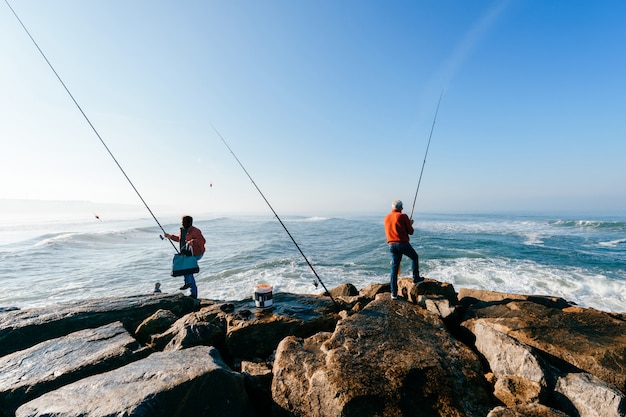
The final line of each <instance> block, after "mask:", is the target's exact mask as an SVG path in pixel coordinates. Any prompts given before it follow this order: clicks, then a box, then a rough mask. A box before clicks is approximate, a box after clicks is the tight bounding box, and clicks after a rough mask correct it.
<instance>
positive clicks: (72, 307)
mask: <svg viewBox="0 0 626 417" xmlns="http://www.w3.org/2000/svg"><path fill="white" fill-rule="evenodd" d="M195 305H196V304H195V300H194V299H192V298H190V297H185V296H184V295H182V294H175V295H165V294H163V295H152V294H149V295H139V296H130V297H116V298H101V299H96V300H85V301H78V302H73V303H67V304H61V305H58V306H54V307H44V308H31V309H25V310H16V311H9V312H6V313H2V314H0V356H4V355H6V354H8V353H12V352H16V351H18V350H22V349H26V348H28V347H31V346H34V345H36V344H37V343H40V342H43V341H44V340H49V339H54V338H57V337H61V336H65V335H68V334H70V333H72V332H75V331H78V330H83V329H91V328H95V327H100V326H103V325H105V324H109V323H113V322H116V321H120V322H122V323H123V324H124V326H125V327H126V328H127V329H129V330H130V331H134V330H135V329H136V328H137V325H139V323H141V322H142V321H143V320H144V319H145V318H147V317H149V316H150V315H151V314H153V313H154V312H156V311H157V310H159V309H164V310H170V311H172V312H173V313H174V314H176V315H178V316H182V315H184V314H186V313H189V312H191V311H193V310H194V309H195Z"/></svg>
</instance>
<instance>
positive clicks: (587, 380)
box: [556, 373, 626, 417]
mask: <svg viewBox="0 0 626 417" xmlns="http://www.w3.org/2000/svg"><path fill="white" fill-rule="evenodd" d="M556 392H557V393H558V394H560V395H559V396H558V402H559V403H560V404H561V406H562V407H563V409H564V410H566V411H568V412H569V413H570V414H571V415H575V416H579V417H623V416H626V396H624V394H623V393H621V392H620V391H618V390H617V389H615V388H614V387H611V386H609V385H608V384H607V383H606V382H604V381H602V380H601V379H600V378H597V377H595V376H593V375H590V374H587V373H576V374H568V375H565V376H564V377H561V378H559V380H558V381H557V384H556Z"/></svg>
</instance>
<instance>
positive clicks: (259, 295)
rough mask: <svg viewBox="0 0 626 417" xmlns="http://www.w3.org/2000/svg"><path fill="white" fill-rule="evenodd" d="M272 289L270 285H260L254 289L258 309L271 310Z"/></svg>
mask: <svg viewBox="0 0 626 417" xmlns="http://www.w3.org/2000/svg"><path fill="white" fill-rule="evenodd" d="M273 289H274V287H272V286H271V285H269V284H259V285H256V286H255V287H254V302H255V303H256V306H257V308H269V307H271V306H272V304H273V302H272V290H273Z"/></svg>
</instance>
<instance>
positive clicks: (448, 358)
mask: <svg viewBox="0 0 626 417" xmlns="http://www.w3.org/2000/svg"><path fill="white" fill-rule="evenodd" d="M482 375H483V371H482V368H481V366H480V362H479V359H478V357H477V356H476V355H475V354H474V353H473V352H472V351H471V350H470V349H469V348H468V347H467V346H464V345H462V344H461V343H460V342H458V341H456V340H454V339H453V338H452V337H451V336H450V334H449V333H448V332H447V331H446V329H445V327H444V325H443V322H442V321H441V319H440V318H439V317H438V316H435V315H433V314H431V313H429V312H428V311H426V310H424V309H422V308H421V307H418V306H415V305H412V304H409V303H404V302H400V303H398V302H395V301H392V300H390V299H389V297H385V296H382V297H379V298H377V300H376V301H373V302H372V303H370V304H369V305H368V306H367V307H366V308H365V309H363V311H361V312H360V313H359V314H356V315H353V316H351V317H348V318H346V319H344V320H342V321H341V322H340V323H338V325H337V328H336V329H335V331H334V333H332V334H330V333H318V334H317V335H315V336H313V337H310V338H308V339H305V340H303V339H300V338H296V337H288V338H286V339H285V340H283V341H282V342H281V344H280V345H279V346H278V350H277V352H276V359H275V361H274V382H273V385H272V397H273V399H274V402H275V404H276V407H277V410H276V414H277V415H288V416H289V415H298V416H345V417H351V416H355V417H356V416H363V415H381V416H383V415H384V416H392V415H398V416H401V415H407V416H410V415H411V416H412V415H415V416H418V415H424V416H430V415H433V416H434V415H441V416H465V415H476V416H479V415H486V414H487V412H488V410H489V404H490V398H489V393H488V390H487V386H486V383H485V382H484V380H483V378H482ZM455 393H463V395H462V396H459V395H455Z"/></svg>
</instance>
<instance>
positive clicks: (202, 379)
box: [16, 346, 250, 417]
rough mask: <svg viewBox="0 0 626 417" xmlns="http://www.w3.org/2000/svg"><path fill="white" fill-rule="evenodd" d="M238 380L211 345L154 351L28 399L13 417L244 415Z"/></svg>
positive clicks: (240, 380)
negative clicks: (107, 370) (145, 356)
mask: <svg viewBox="0 0 626 417" xmlns="http://www.w3.org/2000/svg"><path fill="white" fill-rule="evenodd" d="M249 415H250V404H249V401H248V396H247V394H246V391H245V388H244V382H243V377H242V376H241V375H240V374H237V373H235V372H232V371H231V370H230V368H228V366H226V365H225V364H224V363H223V362H222V360H221V358H220V355H219V352H218V351H217V350H216V349H215V348H212V347H205V346H201V347H194V348H190V349H185V350H179V351H171V352H159V353H154V354H152V355H151V356H150V357H148V358H146V359H142V360H140V361H137V362H133V363H131V364H129V365H127V366H125V367H124V368H120V369H117V370H115V371H110V372H107V373H103V374H100V375H95V376H92V377H89V378H85V379H83V380H80V381H78V382H75V383H73V384H70V385H66V386H65V387H63V388H60V389H58V390H56V391H52V392H49V393H47V394H44V395H43V396H41V397H39V398H37V399H36V400H33V401H31V402H29V403H27V404H25V405H23V406H22V407H20V408H19V409H18V410H17V412H16V417H35V416H37V417H43V416H55V417H82V416H89V417H108V416H137V417H147V416H159V417H175V416H181V417H182V416H185V417H196V416H197V417H200V416H202V417H230V416H232V417H236V416H249Z"/></svg>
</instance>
